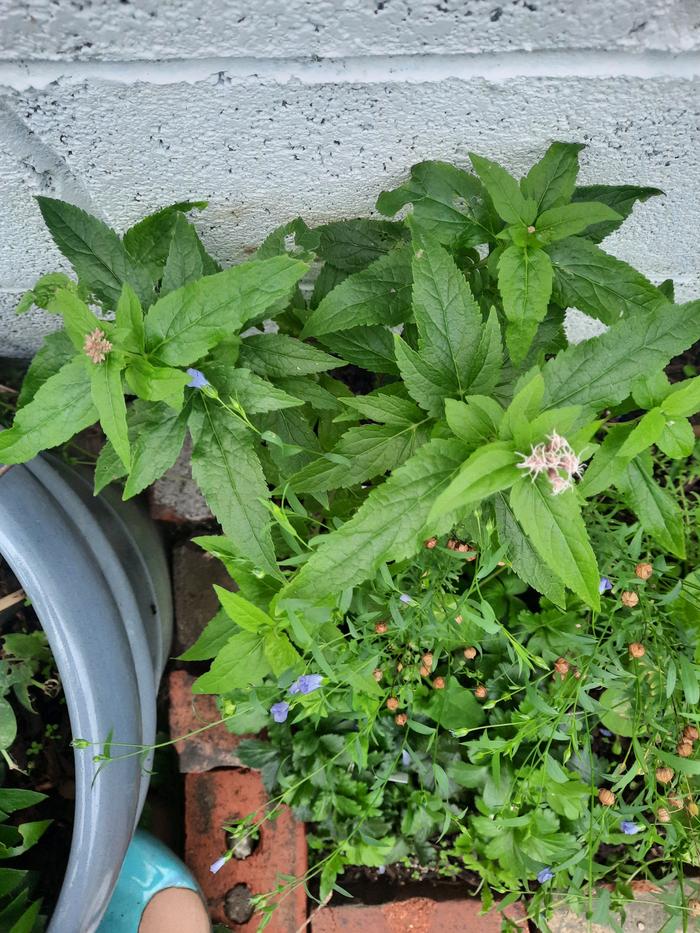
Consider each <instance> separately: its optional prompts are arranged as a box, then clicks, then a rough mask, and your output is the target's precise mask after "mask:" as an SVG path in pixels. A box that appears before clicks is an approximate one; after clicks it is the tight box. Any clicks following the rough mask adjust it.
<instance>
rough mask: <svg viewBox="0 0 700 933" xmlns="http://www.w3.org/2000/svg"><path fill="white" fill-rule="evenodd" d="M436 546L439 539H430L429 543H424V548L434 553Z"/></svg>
mask: <svg viewBox="0 0 700 933" xmlns="http://www.w3.org/2000/svg"><path fill="white" fill-rule="evenodd" d="M436 544H437V538H428V540H427V541H424V542H423V546H424V547H427V548H428V550H429V551H432V549H433V548H434V547H435V545H436Z"/></svg>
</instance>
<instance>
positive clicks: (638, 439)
mask: <svg viewBox="0 0 700 933" xmlns="http://www.w3.org/2000/svg"><path fill="white" fill-rule="evenodd" d="M665 425H666V418H665V417H664V415H663V413H662V411H661V409H660V408H652V409H651V411H648V412H646V414H644V415H643V416H642V417H641V418H640V419H639V422H638V423H637V424H636V425H635V426H634V428H633V429H632V431H630V433H629V435H628V436H627V438H626V439H625V441H624V443H623V444H622V446H621V447H620V449H619V450H618V452H617V456H618V458H620V459H621V460H624V461H628V462H629V461H630V460H632V459H633V458H634V457H636V456H637V454H640V453H641V452H642V451H643V450H646V449H647V447H651V445H652V444H655V443H656V442H657V440H658V439H659V435H660V434H661V432H662V431H663V429H664V427H665Z"/></svg>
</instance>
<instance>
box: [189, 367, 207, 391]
mask: <svg viewBox="0 0 700 933" xmlns="http://www.w3.org/2000/svg"><path fill="white" fill-rule="evenodd" d="M187 375H188V376H191V377H192V378H191V380H190V382H188V383H187V387H188V389H205V388H206V387H207V386H208V385H209V380H208V379H207V377H206V376H205V375H204V373H200V371H199V370H198V369H188V370H187Z"/></svg>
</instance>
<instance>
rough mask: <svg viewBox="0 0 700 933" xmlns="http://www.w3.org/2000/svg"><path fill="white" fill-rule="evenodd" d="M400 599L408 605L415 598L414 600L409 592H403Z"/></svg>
mask: <svg viewBox="0 0 700 933" xmlns="http://www.w3.org/2000/svg"><path fill="white" fill-rule="evenodd" d="M399 600H400V601H401V602H402V603H403V604H404V605H406V606H408V605H409V604H410V603H411V602H413V600H412V599H411V597H410V596H409V595H408V593H402V594H401V595H400V596H399Z"/></svg>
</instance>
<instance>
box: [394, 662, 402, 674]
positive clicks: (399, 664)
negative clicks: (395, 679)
mask: <svg viewBox="0 0 700 933" xmlns="http://www.w3.org/2000/svg"><path fill="white" fill-rule="evenodd" d="M396 670H397V671H398V672H399V674H400V673H401V671H402V670H403V664H402V663H401V661H399V663H398V664H397V665H396Z"/></svg>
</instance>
